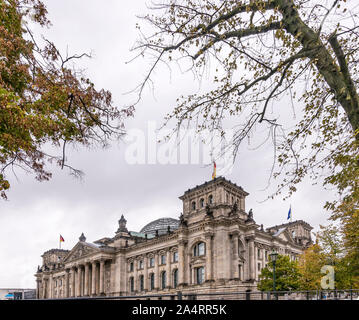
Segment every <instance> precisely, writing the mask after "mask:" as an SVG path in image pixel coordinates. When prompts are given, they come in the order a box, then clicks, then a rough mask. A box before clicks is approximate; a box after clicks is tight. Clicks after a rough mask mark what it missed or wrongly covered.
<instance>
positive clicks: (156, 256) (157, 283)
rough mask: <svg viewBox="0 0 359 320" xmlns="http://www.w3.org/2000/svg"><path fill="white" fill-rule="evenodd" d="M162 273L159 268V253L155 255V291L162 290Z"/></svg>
mask: <svg viewBox="0 0 359 320" xmlns="http://www.w3.org/2000/svg"><path fill="white" fill-rule="evenodd" d="M159 280H160V273H159V268H158V252H156V253H155V289H156V290H158V289H159V288H160V286H159V284H160V281H159Z"/></svg>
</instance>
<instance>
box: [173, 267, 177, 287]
mask: <svg viewBox="0 0 359 320" xmlns="http://www.w3.org/2000/svg"><path fill="white" fill-rule="evenodd" d="M177 285H178V269H174V270H173V288H177Z"/></svg>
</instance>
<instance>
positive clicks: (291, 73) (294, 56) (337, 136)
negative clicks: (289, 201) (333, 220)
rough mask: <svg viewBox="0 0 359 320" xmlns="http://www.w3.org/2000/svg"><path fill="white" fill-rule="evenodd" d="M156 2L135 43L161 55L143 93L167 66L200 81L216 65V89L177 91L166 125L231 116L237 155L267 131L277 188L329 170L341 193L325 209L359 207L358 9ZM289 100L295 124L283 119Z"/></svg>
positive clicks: (305, 1) (256, 0)
mask: <svg viewBox="0 0 359 320" xmlns="http://www.w3.org/2000/svg"><path fill="white" fill-rule="evenodd" d="M152 9H153V10H154V14H147V15H145V16H144V17H143V19H144V21H145V23H149V24H150V25H151V26H152V27H153V28H154V29H155V31H154V32H153V33H152V32H151V33H148V32H147V33H146V31H144V30H141V38H140V39H139V41H138V43H137V44H136V46H135V48H134V49H135V50H137V51H138V52H139V57H142V56H146V54H148V56H149V57H151V58H153V57H155V59H154V60H151V61H154V63H152V64H151V65H150V68H149V72H148V74H147V75H146V77H145V79H144V81H143V83H141V85H140V86H139V97H141V93H142V90H143V88H144V87H145V85H146V83H147V82H149V81H150V79H151V75H152V72H153V71H154V70H155V69H156V67H157V66H158V65H159V64H160V63H165V64H166V65H169V64H171V63H172V62H173V63H177V64H179V65H180V66H184V67H186V68H187V69H189V70H191V71H192V72H193V73H194V74H195V75H197V76H198V78H199V79H200V80H201V81H202V82H203V80H204V79H203V78H204V74H207V73H205V71H207V70H208V69H209V66H211V67H212V66H213V72H212V73H209V76H208V79H209V83H210V85H209V87H210V89H209V90H208V91H207V92H202V91H199V93H193V94H190V95H189V96H187V97H184V96H182V97H179V98H178V104H177V106H176V107H175V108H174V110H173V112H171V113H170V114H169V115H168V116H167V117H166V119H165V121H166V123H167V122H168V121H171V120H174V121H175V122H176V124H177V126H176V130H177V129H179V128H180V127H181V126H183V125H187V123H188V122H192V123H194V124H195V125H196V127H197V129H198V131H199V132H200V131H202V130H206V129H209V130H218V131H219V132H220V133H223V131H224V128H223V124H224V123H225V120H226V119H233V120H234V121H235V122H236V123H235V127H234V128H235V129H236V132H235V134H234V140H233V145H234V151H235V153H236V152H237V150H238V146H239V145H240V143H241V142H242V141H243V140H244V139H245V138H247V137H250V136H253V135H255V134H256V130H258V131H259V130H260V131H263V130H264V129H267V130H268V137H269V138H271V139H270V140H272V141H273V144H274V150H275V154H274V156H275V157H274V158H275V159H274V160H275V163H274V164H273V168H272V171H271V172H272V176H273V177H274V178H279V177H281V180H280V181H279V183H278V190H277V192H276V193H275V194H276V195H277V194H280V193H281V192H284V191H286V194H287V196H290V195H291V194H292V192H295V191H296V188H297V184H298V183H299V182H301V181H302V180H303V178H304V177H305V176H307V175H309V176H310V177H311V178H312V179H313V180H316V179H317V178H318V177H320V178H322V177H324V185H325V186H327V185H329V186H334V187H335V188H336V190H337V191H338V198H337V200H335V201H332V202H328V203H327V204H326V208H327V209H329V210H332V211H335V210H340V209H339V208H341V207H343V205H347V204H352V205H355V206H356V210H357V209H358V202H359V97H358V92H357V86H358V83H359V72H358V66H359V64H358V63H357V61H359V51H358V50H357V49H356V48H358V46H359V36H358V35H359V34H358V14H357V10H358V7H354V6H353V4H352V3H349V2H348V3H346V0H332V1H326V2H323V1H319V0H224V1H223V0H217V1H216V0H214V1H209V0H204V1H197V0H179V1H174V0H165V1H161V2H160V3H158V4H154V5H153V6H152ZM138 28H140V29H141V26H138ZM281 99H287V100H283V101H286V102H288V103H282V104H278V103H277V101H279V100H281ZM290 105H292V108H293V109H294V110H296V112H295V115H296V124H295V125H294V126H292V125H291V124H288V123H286V122H283V120H282V119H287V117H282V114H285V113H286V112H287V109H288V106H290ZM279 107H281V108H282V109H280V108H279ZM271 110H272V111H271ZM341 211H342V210H341ZM342 212H343V211H342ZM345 212H346V213H345V214H350V212H351V211H350V210H349V211H348V210H345ZM357 249H359V248H358V247H357Z"/></svg>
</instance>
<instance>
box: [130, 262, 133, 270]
mask: <svg viewBox="0 0 359 320" xmlns="http://www.w3.org/2000/svg"><path fill="white" fill-rule="evenodd" d="M132 271H133V262H131V263H130V272H132Z"/></svg>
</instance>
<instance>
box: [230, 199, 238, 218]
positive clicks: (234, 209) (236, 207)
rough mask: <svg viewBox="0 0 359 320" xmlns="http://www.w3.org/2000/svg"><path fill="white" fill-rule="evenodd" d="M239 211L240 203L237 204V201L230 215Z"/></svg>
mask: <svg viewBox="0 0 359 320" xmlns="http://www.w3.org/2000/svg"><path fill="white" fill-rule="evenodd" d="M237 211H238V205H237V202H235V203H234V205H233V206H232V209H231V211H229V214H228V216H231V215H232V214H235V213H237Z"/></svg>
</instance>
